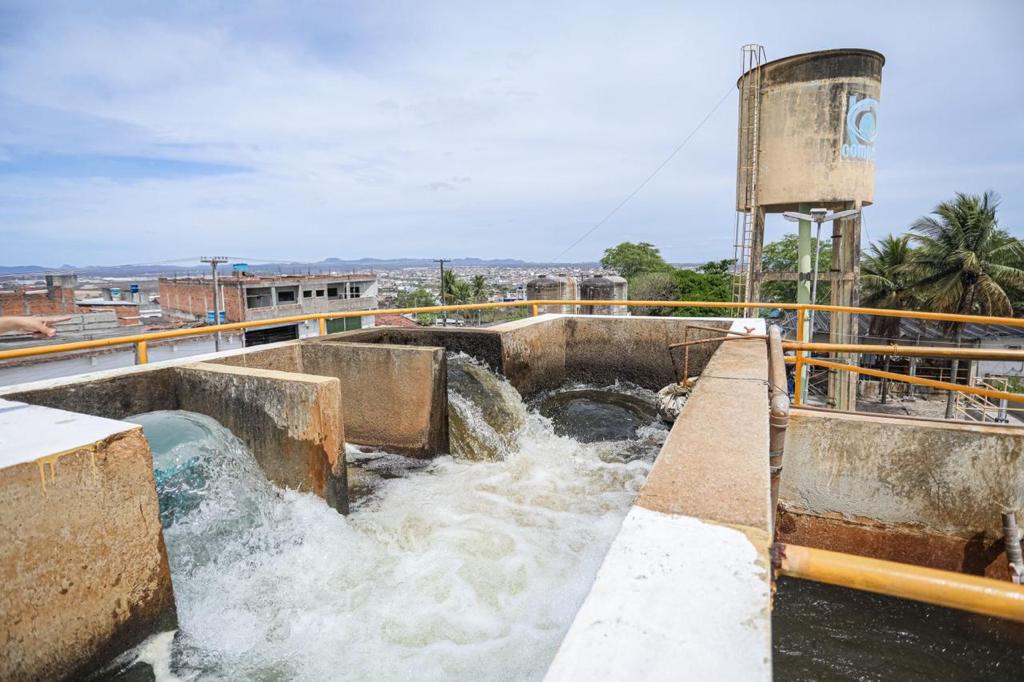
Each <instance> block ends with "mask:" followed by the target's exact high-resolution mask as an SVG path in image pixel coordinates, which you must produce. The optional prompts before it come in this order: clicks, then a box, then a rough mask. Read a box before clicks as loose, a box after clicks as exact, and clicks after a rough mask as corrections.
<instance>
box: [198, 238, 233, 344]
mask: <svg viewBox="0 0 1024 682" xmlns="http://www.w3.org/2000/svg"><path fill="white" fill-rule="evenodd" d="M199 262H201V263H209V264H210V269H211V270H212V271H213V323H214V324H220V309H221V301H220V282H219V280H218V279H217V266H218V265H220V264H221V263H227V262H228V259H227V258H225V257H224V256H204V257H203V258H200V259H199ZM213 349H214V350H216V351H219V350H220V332H217V333H216V334H214V335H213Z"/></svg>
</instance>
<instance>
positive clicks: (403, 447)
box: [302, 343, 448, 456]
mask: <svg viewBox="0 0 1024 682" xmlns="http://www.w3.org/2000/svg"><path fill="white" fill-rule="evenodd" d="M302 368H303V371H305V372H307V373H309V374H317V375H322V376H331V377H337V379H338V380H339V381H340V382H341V393H342V395H343V396H344V401H345V405H344V421H345V436H346V438H347V439H348V440H349V441H350V442H352V443H359V444H362V445H373V446H378V447H383V448H385V449H387V450H389V451H397V452H402V453H405V454H411V455H416V456H428V455H436V454H439V453H444V452H448V376H447V372H446V369H447V362H446V360H445V355H444V348H429V347H424V348H419V347H412V348H410V347H409V346H398V345H391V344H368V343H308V344H303V345H302Z"/></svg>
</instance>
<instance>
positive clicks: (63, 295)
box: [0, 287, 78, 315]
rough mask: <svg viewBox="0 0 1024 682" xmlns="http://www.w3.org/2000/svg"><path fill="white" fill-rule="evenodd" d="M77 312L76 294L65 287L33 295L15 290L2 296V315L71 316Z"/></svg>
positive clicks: (22, 290)
mask: <svg viewBox="0 0 1024 682" xmlns="http://www.w3.org/2000/svg"><path fill="white" fill-rule="evenodd" d="M77 312H78V307H77V306H76V305H75V292H74V290H73V289H67V288H65V287H54V288H53V289H52V290H50V291H42V292H33V293H28V292H27V291H26V290H25V289H15V290H14V293H13V294H2V295H0V315H71V314H73V313H77Z"/></svg>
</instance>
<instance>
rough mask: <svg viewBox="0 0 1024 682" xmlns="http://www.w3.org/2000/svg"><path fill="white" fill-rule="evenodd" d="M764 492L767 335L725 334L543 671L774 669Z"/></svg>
mask: <svg viewBox="0 0 1024 682" xmlns="http://www.w3.org/2000/svg"><path fill="white" fill-rule="evenodd" d="M745 326H754V333H756V334H764V332H765V329H764V324H763V321H760V320H753V321H752V320H736V321H735V322H734V323H733V325H732V329H733V330H736V331H742V329H743V327H745ZM569 350H570V352H571V348H570V349H569ZM769 500H770V488H769V479H768V353H767V348H766V344H765V342H764V341H736V342H728V343H723V344H721V345H720V346H719V348H718V350H717V352H716V353H715V355H714V356H713V357H712V358H711V361H710V362H709V363H708V365H707V368H706V369H705V371H704V374H703V376H702V378H701V380H700V382H699V383H698V384H697V387H696V388H695V389H694V392H693V395H692V396H691V397H690V399H689V401H688V402H687V403H686V406H685V408H684V409H683V412H682V415H681V416H680V418H679V419H678V420H677V421H676V423H675V426H674V427H673V429H672V431H671V433H670V434H669V437H668V440H667V441H666V442H665V445H664V446H663V447H662V450H661V453H660V454H659V455H658V459H657V460H656V461H655V464H654V468H653V469H652V470H651V473H650V474H649V475H648V478H647V482H646V483H645V485H644V487H643V488H642V489H641V491H640V495H639V497H638V499H637V501H636V503H635V506H634V507H633V509H632V510H630V513H629V515H628V516H627V517H626V520H625V521H624V522H623V526H622V530H621V531H620V533H619V535H618V536H616V538H615V541H614V542H613V543H612V546H611V548H610V550H609V552H608V555H607V556H606V557H605V561H604V563H603V564H602V566H601V570H600V572H599V573H598V576H597V579H596V580H595V582H594V586H593V587H592V589H591V592H590V594H589V595H588V597H587V599H586V601H585V602H584V604H583V606H582V607H581V609H580V611H579V613H578V614H577V615H576V618H575V620H574V621H573V624H572V626H571V628H570V629H569V633H568V635H567V636H566V638H565V640H564V641H563V643H562V646H561V648H560V649H559V651H558V654H557V655H556V657H555V660H554V662H553V664H552V666H551V668H550V670H549V672H548V675H547V677H546V678H545V679H546V680H547V682H556V681H559V682H560V681H561V680H577V679H601V680H615V681H620V680H621V681H622V682H626V681H632V680H677V679H687V678H693V679H743V680H768V679H771V612H770V571H769V556H768V549H769V546H770V544H771V536H770V534H769V533H770V516H769ZM723 652H725V653H724V654H723Z"/></svg>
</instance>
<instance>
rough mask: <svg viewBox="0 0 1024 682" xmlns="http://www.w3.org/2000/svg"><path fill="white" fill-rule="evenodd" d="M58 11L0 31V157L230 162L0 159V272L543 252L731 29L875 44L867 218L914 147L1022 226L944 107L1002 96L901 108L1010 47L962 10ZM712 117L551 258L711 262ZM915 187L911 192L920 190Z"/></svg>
mask: <svg viewBox="0 0 1024 682" xmlns="http://www.w3.org/2000/svg"><path fill="white" fill-rule="evenodd" d="M79 7H80V6H78V5H72V6H71V7H70V8H69V10H68V11H67V12H61V11H57V10H52V9H51V11H50V12H46V13H42V12H35V11H33V10H31V9H28V10H26V12H27V16H29V19H28V20H26V21H24V23H23V24H22V25H21V26H22V29H21V30H20V31H19V32H18V33H17V35H10V34H8V35H6V36H5V37H4V38H3V39H2V42H0V113H4V112H6V113H8V114H16V117H15V118H16V124H15V125H13V126H10V127H8V132H7V133H6V134H5V133H4V132H2V131H0V153H2V154H3V155H4V157H0V158H5V157H6V158H11V157H13V158H15V159H17V158H18V157H19V156H21V155H26V154H29V155H30V154H36V153H50V154H53V153H74V154H78V155H82V154H103V155H127V156H146V157H157V158H169V159H179V160H189V161H197V162H208V163H216V164H229V165H239V166H244V167H246V168H248V169H250V170H249V172H246V173H240V174H234V175H208V176H202V175H198V176H192V177H177V178H154V177H139V178H135V179H131V178H128V179H126V178H120V179H104V178H77V179H75V178H58V177H46V176H45V175H44V176H40V175H38V174H34V175H31V176H29V175H24V174H17V173H7V174H0V193H3V195H4V196H5V197H8V199H6V200H4V201H3V202H0V238H2V239H3V241H4V242H5V246H4V247H3V252H0V262H3V263H13V262H20V261H41V260H43V261H47V262H59V261H66V262H134V261H142V260H153V259H154V257H153V256H154V254H159V255H161V256H162V257H164V258H167V257H173V256H174V255H177V254H178V253H179V252H180V253H181V255H191V254H194V253H198V252H200V251H209V250H211V249H212V250H221V251H228V252H234V251H239V252H241V251H245V252H246V254H247V255H253V256H265V257H276V258H293V257H294V258H320V257H324V256H338V257H359V256H395V255H422V256H426V255H431V254H433V253H434V252H435V251H438V250H441V251H444V252H445V253H446V254H448V255H477V256H487V257H494V256H502V255H507V256H515V257H523V258H532V259H547V258H551V257H553V256H554V255H555V254H557V253H558V252H559V251H561V250H562V248H563V247H564V246H565V245H567V244H569V243H571V242H572V241H573V240H574V239H575V238H576V237H577V236H578V235H579V234H581V233H582V232H583V231H585V230H586V229H588V228H589V227H590V226H591V225H592V224H593V223H594V222H596V221H597V220H598V219H599V218H600V217H602V216H603V215H604V214H605V213H606V212H607V211H608V210H609V209H610V208H611V207H612V206H614V205H615V204H617V203H618V202H619V201H620V200H621V198H622V197H623V196H625V195H626V194H627V193H628V192H629V191H631V190H632V189H633V187H635V186H636V184H637V183H638V182H639V181H640V180H641V179H642V178H643V177H645V176H646V174H647V173H649V172H650V170H651V169H652V168H653V167H655V166H656V165H657V164H658V163H659V162H660V161H661V160H662V159H663V158H664V156H665V155H666V154H667V153H668V151H670V150H671V149H672V148H673V147H674V146H675V144H677V143H678V141H679V140H680V139H682V138H683V137H684V136H685V135H686V133H687V132H689V130H690V129H691V128H692V126H693V125H694V124H695V123H696V122H697V121H699V120H700V118H701V117H702V116H703V115H704V114H705V113H706V111H707V110H708V108H709V107H710V106H711V105H712V104H714V102H715V101H717V100H718V98H719V97H720V96H721V95H722V94H723V93H724V92H725V91H726V90H727V89H728V88H729V87H730V84H731V83H732V82H734V80H735V78H736V75H737V73H736V70H737V68H738V61H739V59H738V47H739V45H740V44H742V43H743V42H747V41H749V40H750V39H751V38H756V37H759V36H760V37H762V39H763V40H766V41H773V42H774V43H775V44H772V43H770V44H769V55H770V56H773V57H776V56H782V55H783V54H786V53H790V52H796V51H803V50H806V49H816V48H820V47H835V46H840V45H842V46H846V45H849V44H857V45H864V46H866V47H872V48H876V49H881V50H882V51H883V52H887V53H888V55H889V65H888V66H887V67H886V73H885V77H884V78H885V84H884V93H883V106H884V107H886V108H885V110H884V112H883V118H882V137H881V140H880V145H881V146H882V152H881V153H882V154H883V155H884V154H886V152H885V149H886V147H885V145H887V144H891V149H892V150H893V154H894V156H892V157H885V158H887V159H891V161H890V162H891V163H892V164H893V169H894V171H895V169H896V168H898V169H899V170H898V171H896V172H890V173H888V174H887V172H886V170H885V167H884V166H883V165H882V162H880V172H879V180H880V186H879V191H878V194H879V197H878V199H879V201H878V204H879V205H878V206H876V208H873V209H872V212H873V213H874V216H873V218H875V219H878V220H883V221H884V220H885V219H886V216H893V217H898V218H899V220H901V221H903V220H905V217H906V216H907V215H916V214H918V213H920V212H922V211H925V210H927V209H928V208H929V207H930V206H931V205H932V204H934V203H935V202H936V201H938V200H939V199H941V198H942V197H943V195H942V194H939V193H936V194H934V196H932V195H928V191H927V189H928V188H927V187H925V188H924V189H923V190H922V185H925V184H926V183H927V182H928V180H927V177H928V176H926V175H923V173H924V172H926V171H928V170H929V168H934V166H935V163H936V162H935V159H936V158H939V159H952V161H951V162H950V163H948V166H949V168H948V173H947V174H946V177H948V178H950V179H951V180H950V181H951V182H954V184H955V182H956V180H957V179H963V180H964V181H965V182H967V181H969V182H970V183H971V186H965V187H963V189H965V190H970V191H980V190H983V189H986V188H987V187H988V186H990V185H991V186H993V187H994V188H996V189H998V190H1000V191H1001V192H1002V193H1003V195H1004V196H1005V197H1006V201H1005V203H1004V208H1005V210H1004V223H1005V222H1007V220H1008V219H1013V218H1016V219H1017V224H1020V223H1021V218H1024V211H1022V210H1021V208H1020V206H1021V203H1020V200H1019V199H1017V198H1016V194H1018V193H1019V192H1018V191H1017V190H1020V189H1021V185H1022V173H1021V168H1020V166H1019V165H1012V164H1010V163H1008V162H1007V161H1006V160H1007V159H1010V158H1013V157H1012V156H1011V154H1014V153H1016V154H1017V155H1018V156H1019V152H1021V151H1024V149H1022V146H1024V145H1022V143H1021V141H1020V139H1019V136H1016V138H1017V139H1015V140H1008V141H1007V142H1006V144H1004V145H1003V146H1001V147H999V148H995V149H992V148H988V147H983V146H979V141H984V140H986V139H987V138H986V135H988V134H989V133H988V132H987V131H986V130H985V127H984V126H977V125H975V126H973V127H972V126H971V125H968V122H967V119H968V117H970V116H975V117H977V116H978V115H981V116H983V117H987V118H988V119H994V120H995V121H997V122H1002V123H1005V125H1008V126H1011V130H1012V129H1016V130H1018V131H1019V130H1020V125H1021V123H1020V121H1021V116H1020V114H1019V113H1017V112H1019V111H1020V110H1021V107H1020V105H1021V102H1020V95H1021V93H1020V92H1009V93H1008V92H1001V93H1000V94H998V95H994V96H993V97H991V98H990V103H991V106H990V107H989V108H988V110H986V111H983V112H980V114H979V113H978V112H974V113H972V112H971V111H969V110H965V109H963V108H962V107H957V106H951V107H944V106H943V103H944V102H945V100H941V101H940V102H939V103H938V104H936V103H934V102H928V101H926V100H925V99H922V98H923V97H924V95H925V94H927V93H930V92H935V91H941V90H942V89H943V88H946V90H947V91H948V92H949V93H951V94H952V93H953V92H954V90H953V88H954V86H956V85H959V86H961V87H962V82H963V81H962V80H959V79H961V78H962V77H963V75H964V73H965V72H966V71H968V70H971V69H973V71H971V75H972V76H973V78H974V82H975V84H976V85H978V86H982V87H983V86H984V85H985V83H986V82H987V81H989V80H996V79H998V78H999V77H1001V76H1002V75H1003V74H1004V73H1005V69H1006V67H1007V64H1008V63H1010V64H1012V60H1013V59H1016V60H1018V61H1019V59H1020V58H1019V57H1017V56H1016V55H1017V51H1016V47H1015V46H1014V45H1013V44H1012V42H1011V41H1010V40H1009V38H1010V30H1009V29H1007V28H1002V26H1003V24H996V25H994V26H990V27H988V28H985V29H981V28H979V27H975V26H972V27H970V28H971V30H984V31H987V32H988V33H987V34H985V33H983V34H981V35H980V36H976V35H975V34H970V35H968V36H966V38H965V37H964V36H962V35H960V32H961V31H962V30H963V28H964V22H963V19H962V17H961V14H962V13H963V12H965V11H966V10H962V9H961V10H958V11H957V12H948V13H947V12H943V11H933V12H932V14H931V15H930V17H928V18H926V19H921V17H919V16H918V15H917V14H915V12H913V11H912V8H910V9H900V8H889V7H888V6H886V5H884V4H879V5H877V6H876V7H874V8H873V9H874V12H873V16H874V17H875V21H874V23H873V24H872V26H871V27H868V26H864V25H859V24H858V25H854V26H851V25H850V23H849V18H848V17H845V15H844V14H843V13H842V12H841V11H838V10H831V9H828V10H825V9H822V8H821V7H820V5H819V4H815V5H804V4H801V5H800V7H798V8H796V9H790V10H788V11H787V10H785V9H784V8H781V7H778V6H774V5H773V6H771V7H767V6H764V5H752V6H751V8H750V9H749V10H748V11H746V12H739V11H736V12H734V13H732V14H728V13H726V12H725V11H724V10H717V9H716V10H715V11H700V12H697V11H693V10H689V9H687V8H685V7H681V6H679V5H678V4H664V5H657V6H651V7H641V6H637V5H635V4H634V5H630V6H627V5H622V6H620V7H618V8H616V9H614V10H612V9H610V8H595V7H593V6H591V5H590V4H580V5H578V6H559V7H549V6H547V5H538V6H528V5H524V4H521V3H515V4H510V5H509V6H505V7H493V6H491V4H490V3H472V4H470V3H466V4H454V5H446V6H443V7H437V6H433V7H429V8H427V7H425V6H422V5H420V4H410V5H407V6H404V7H403V6H400V5H399V6H394V5H389V7H387V8H386V9H385V8H383V7H381V8H376V9H373V8H370V9H364V10H362V11H360V12H352V11H351V10H337V9H323V10H316V11H312V10H309V8H303V7H300V6H298V5H295V4H293V3H273V2H268V3H260V4H258V5H257V6H256V7H255V8H253V9H252V11H251V12H242V11H241V10H233V11H228V10H221V11H217V12H215V11H212V10H203V11H197V10H181V9H173V8H172V9H166V10H164V11H161V12H159V13H157V12H151V13H149V14H146V13H143V12H141V11H140V10H137V9H135V8H134V6H132V5H130V4H129V5H125V6H124V7H122V8H120V9H119V10H116V11H115V10H109V9H103V8H100V9H94V10H93V11H92V12H91V13H82V12H80V11H77V10H78V8H79ZM868 9H871V8H868ZM1003 9H1004V11H1005V12H1007V13H1009V12H1015V11H1016V9H1015V6H1014V5H1010V6H1006V7H1004V8H1003ZM910 16H914V17H915V19H916V20H917V23H916V24H915V25H913V26H911V25H909V24H908V23H907V17H910ZM926 20H928V21H930V22H931V23H930V24H927V25H926V24H925V22H926ZM812 29H813V33H812ZM812 35H813V36H820V37H816V38H814V39H813V40H810V39H809V38H808V36H812ZM954 36H955V37H957V38H958V39H960V40H961V42H963V41H964V40H966V41H967V46H968V47H970V46H971V45H972V44H973V43H974V42H979V43H980V42H984V43H985V45H986V47H985V49H984V50H982V51H979V52H978V53H977V54H976V55H975V56H973V57H972V56H971V55H970V54H969V50H965V51H959V50H958V54H957V55H956V56H955V57H954V56H952V55H950V56H946V55H945V54H944V52H943V51H942V50H935V49H932V48H934V46H935V45H936V44H942V43H943V41H944V39H945V38H946V37H949V38H952V37H954ZM1003 40H1005V41H1006V44H1005V45H1001V42H1002V41H1003ZM918 52H920V54H918ZM947 61H949V62H950V63H949V64H946V62H947ZM925 66H927V70H923V67H925ZM943 67H948V69H946V70H944V68H943ZM988 67H991V68H989V70H988V71H986V70H985V69H986V68H988ZM995 67H998V69H996V68H995ZM1002 85H1003V86H1007V85H1008V82H1004V83H1002ZM1008 89H1009V90H1012V88H1006V87H1004V91H1005V90H1008ZM890 101H891V106H890ZM946 114H950V115H954V116H956V117H957V118H956V120H951V121H950V120H942V118H943V116H945V115H946ZM735 119H736V113H735V100H730V101H729V102H728V103H727V104H725V105H723V107H722V109H721V110H720V111H719V112H718V114H717V115H716V116H715V117H714V118H713V119H712V120H711V121H710V122H709V123H708V125H707V126H706V127H705V129H704V130H702V131H701V133H700V134H699V135H698V136H697V137H695V138H694V139H693V140H692V142H691V143H690V144H689V146H688V147H687V148H686V149H685V150H684V151H683V152H682V153H681V154H680V155H679V157H678V158H677V159H676V160H675V161H674V162H673V163H672V164H671V165H670V166H669V167H668V168H666V169H665V171H664V172H663V173H662V174H661V175H659V176H658V178H656V179H655V180H654V181H653V182H652V183H651V184H650V185H649V186H648V187H647V188H645V190H644V191H643V192H642V193H641V194H640V195H639V196H638V197H637V199H635V200H634V202H633V203H632V204H630V205H629V206H627V208H626V209H624V210H623V211H622V212H621V213H620V215H618V216H616V218H614V219H613V220H612V221H610V222H609V223H608V225H606V226H605V227H603V228H602V229H601V230H599V231H598V232H597V233H596V234H595V235H594V236H593V237H591V238H590V239H588V240H587V241H586V242H584V244H582V245H581V246H580V247H578V248H577V249H575V250H574V251H573V252H572V253H570V254H569V256H570V257H574V258H578V259H586V258H595V257H597V256H598V255H599V254H600V252H601V250H602V249H603V248H604V247H605V246H608V245H610V244H613V243H616V242H617V241H620V240H622V239H626V238H632V239H645V240H647V241H652V242H655V243H658V244H662V245H664V247H665V252H666V255H668V256H669V257H670V258H672V259H674V260H681V261H694V260H701V259H711V258H722V257H728V256H730V255H731V253H730V247H729V246H728V244H729V239H721V238H722V237H726V238H727V237H731V230H732V215H733V214H732V205H731V201H732V193H733V187H732V183H733V176H732V173H733V166H734V163H735V139H736V134H735ZM923 129H927V130H931V131H933V134H932V136H931V137H926V136H925V137H922V136H923V135H924V131H923ZM950 130H955V131H957V135H956V137H953V136H951V135H950V134H949V133H948V131H950ZM890 140H892V142H891V143H890ZM898 140H902V142H899V141H898ZM923 140H930V142H928V143H926V142H924V141H923ZM908 141H909V142H908ZM929 145H931V146H929ZM943 149H944V150H945V153H942V150H943ZM0 163H2V161H0ZM961 167H962V168H963V172H959V170H958V169H960V168H961ZM968 168H972V169H977V168H987V169H989V172H980V173H979V172H968V171H967V169H968ZM470 179H471V180H470ZM883 179H886V181H887V182H890V183H891V184H889V185H888V186H885V187H883V186H882V185H881V181H882V180H883ZM974 183H979V184H981V183H987V184H984V186H979V187H974V186H973V184H974ZM956 186H957V187H959V185H956ZM943 191H945V189H944V188H943ZM922 194H923V195H928V196H931V198H930V199H928V200H927V201H926V202H925V204H924V205H921V201H922V199H920V198H919V197H920V196H921V195H922ZM886 197H891V198H892V204H891V205H886V204H885V203H884V199H885V198H886ZM878 220H874V221H873V222H878ZM487 226H491V227H487ZM493 226H501V227H493ZM892 229H895V230H898V229H900V226H893V227H892ZM128 235H132V238H131V239H128V238H127V236H128ZM83 236H87V238H84V237H83Z"/></svg>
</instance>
